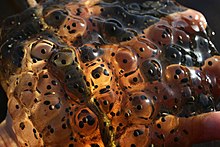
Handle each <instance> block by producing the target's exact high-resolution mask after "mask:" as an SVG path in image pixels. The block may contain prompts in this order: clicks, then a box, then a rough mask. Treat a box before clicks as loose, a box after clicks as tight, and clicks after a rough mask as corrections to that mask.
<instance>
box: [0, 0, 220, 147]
mask: <svg viewBox="0 0 220 147" xmlns="http://www.w3.org/2000/svg"><path fill="white" fill-rule="evenodd" d="M210 37H211V34H210V30H209V27H208V25H207V23H206V20H205V18H204V16H203V15H202V14H201V13H199V12H197V11H194V10H192V9H188V8H185V7H183V6H180V5H179V4H178V3H176V2H174V1H171V0H161V1H149V0H140V1H135V0H128V1H123V0H103V1H100V0H96V1H89V0H78V1H76V0H75V1H62V2H61V1H54V2H52V1H49V2H45V3H39V4H38V5H37V6H36V7H34V8H29V9H27V10H26V11H24V12H23V13H21V14H18V15H15V16H11V17H9V18H8V19H6V20H5V21H4V22H3V24H2V30H1V40H0V41H1V48H0V68H1V69H0V70H1V74H0V75H1V76H0V77H1V84H2V85H3V87H4V89H5V91H6V92H7V96H8V100H9V102H8V111H9V113H10V115H11V117H12V120H13V126H12V127H13V130H14V133H15V134H16V137H17V141H18V143H19V145H20V146H68V147H73V146H76V147H77V146H79V147H80V146H91V147H98V146H100V147H103V146H107V147H108V146H117V147H119V146H121V147H127V146H128V147H143V146H163V145H165V146H177V145H179V146H188V145H190V144H192V143H193V142H196V141H194V140H193V139H195V138H192V137H191V136H192V134H193V133H192V130H191V128H190V127H189V126H187V125H186V124H185V121H186V120H190V119H191V118H197V116H199V115H200V114H202V113H206V112H213V111H216V110H219V109H220V103H219V97H220V93H219V91H220V76H219V75H220V66H219V65H220V56H219V53H218V51H217V50H216V49H215V47H214V45H213V44H212V43H211V41H210ZM192 120H193V121H196V120H197V119H192Z"/></svg>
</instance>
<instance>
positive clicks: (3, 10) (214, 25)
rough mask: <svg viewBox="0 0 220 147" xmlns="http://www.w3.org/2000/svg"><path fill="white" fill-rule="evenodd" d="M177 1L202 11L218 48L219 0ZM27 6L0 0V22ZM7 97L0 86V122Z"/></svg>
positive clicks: (18, 0)
mask: <svg viewBox="0 0 220 147" xmlns="http://www.w3.org/2000/svg"><path fill="white" fill-rule="evenodd" d="M177 1H178V2H179V3H181V4H183V5H184V6H187V7H189V8H192V9H195V10H198V11H200V12H202V13H203V14H204V15H205V17H206V19H207V21H208V24H209V26H210V27H211V29H212V30H213V31H214V32H215V36H213V37H212V41H213V42H214V44H215V45H216V48H217V49H218V50H220V40H219V39H220V0H177ZM26 7H27V5H26V3H25V0H0V22H1V21H2V20H3V19H4V18H6V17H7V16H10V15H12V14H16V13H19V12H21V11H22V10H24V9H25V8H26ZM6 103H7V98H6V96H5V94H4V92H3V90H2V89H1V88H0V122H1V120H3V119H4V117H5V114H6V105H7V104H6ZM205 146H209V147H218V146H220V143H217V142H211V143H208V144H202V145H199V146H196V147H205Z"/></svg>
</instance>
